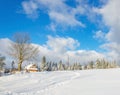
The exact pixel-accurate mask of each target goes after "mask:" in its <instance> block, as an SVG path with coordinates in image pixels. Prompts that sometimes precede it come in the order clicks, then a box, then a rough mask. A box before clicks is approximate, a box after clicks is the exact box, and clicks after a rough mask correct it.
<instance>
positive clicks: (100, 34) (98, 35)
mask: <svg viewBox="0 0 120 95" xmlns="http://www.w3.org/2000/svg"><path fill="white" fill-rule="evenodd" d="M105 35H106V34H105V33H104V32H102V31H101V30H99V31H96V32H95V35H94V36H93V37H94V38H96V39H100V40H105Z"/></svg>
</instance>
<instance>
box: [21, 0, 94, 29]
mask: <svg viewBox="0 0 120 95" xmlns="http://www.w3.org/2000/svg"><path fill="white" fill-rule="evenodd" d="M66 1H67V0H52V1H50V0H24V1H23V2H22V8H23V11H24V13H25V14H27V15H28V16H31V15H32V16H34V15H35V17H39V15H40V14H39V11H41V10H42V11H43V12H44V13H46V14H47V15H48V16H49V18H50V20H51V23H50V25H49V27H51V28H52V29H53V30H54V31H55V30H56V28H59V27H60V28H66V26H67V27H77V26H79V27H85V24H84V23H83V22H82V18H79V16H83V15H85V16H87V17H88V18H89V19H92V20H93V18H94V17H95V16H94V12H93V11H92V8H91V7H89V5H88V4H87V3H83V1H81V0H80V1H81V2H80V1H78V0H76V1H75V2H76V6H75V7H72V6H70V5H68V4H66ZM78 18H79V19H78Z"/></svg>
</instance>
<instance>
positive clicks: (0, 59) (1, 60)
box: [0, 55, 5, 70]
mask: <svg viewBox="0 0 120 95" xmlns="http://www.w3.org/2000/svg"><path fill="white" fill-rule="evenodd" d="M4 61H5V57H4V56H2V55H0V70H2V69H3V67H4V65H5V62H4Z"/></svg>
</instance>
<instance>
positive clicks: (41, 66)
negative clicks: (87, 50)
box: [40, 56, 46, 71]
mask: <svg viewBox="0 0 120 95" xmlns="http://www.w3.org/2000/svg"><path fill="white" fill-rule="evenodd" d="M40 70H41V71H45V70H46V57H45V56H43V58H42V63H41V65H40Z"/></svg>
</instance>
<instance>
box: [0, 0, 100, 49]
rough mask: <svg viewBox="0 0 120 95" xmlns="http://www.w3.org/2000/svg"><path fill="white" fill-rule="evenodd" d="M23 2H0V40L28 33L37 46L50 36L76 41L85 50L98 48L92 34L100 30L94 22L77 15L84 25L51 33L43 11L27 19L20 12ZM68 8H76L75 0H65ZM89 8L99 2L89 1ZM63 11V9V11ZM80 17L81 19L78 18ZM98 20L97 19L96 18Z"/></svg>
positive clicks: (66, 27)
mask: <svg viewBox="0 0 120 95" xmlns="http://www.w3.org/2000/svg"><path fill="white" fill-rule="evenodd" d="M23 1H24V0H14V2H11V1H7V0H1V1H0V9H1V15H0V26H1V28H0V31H1V32H0V37H1V38H6V37H8V38H11V37H12V35H13V34H14V33H15V32H28V33H29V34H30V35H31V38H32V41H33V42H34V43H38V44H44V43H45V41H46V40H47V35H52V36H56V35H57V36H63V37H64V36H65V37H72V38H74V39H77V40H78V41H79V42H80V43H81V46H80V48H85V49H96V48H98V46H99V44H100V43H99V42H98V41H97V40H96V39H94V38H93V35H94V32H96V31H98V30H99V29H100V28H99V26H97V25H96V22H92V21H90V20H89V19H88V17H86V16H84V15H78V16H79V17H78V19H80V20H81V22H83V23H84V24H85V27H82V26H65V29H64V28H63V27H62V28H63V29H62V28H61V27H60V29H57V28H56V30H55V31H53V30H52V29H48V28H47V27H49V25H50V23H51V20H50V19H49V16H48V15H47V13H45V12H44V11H46V10H45V9H44V10H40V13H39V15H40V16H38V17H37V18H34V17H27V15H26V14H25V13H23V10H22V2H23ZM66 1H67V2H66V3H65V4H67V5H68V6H69V7H76V5H77V2H75V0H66ZM87 3H88V5H90V7H93V6H97V7H98V6H100V5H99V4H100V3H99V1H97V0H91V2H90V1H89V2H87ZM63 10H64V9H63ZM80 16H81V17H80ZM96 19H98V20H99V17H98V18H96Z"/></svg>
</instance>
